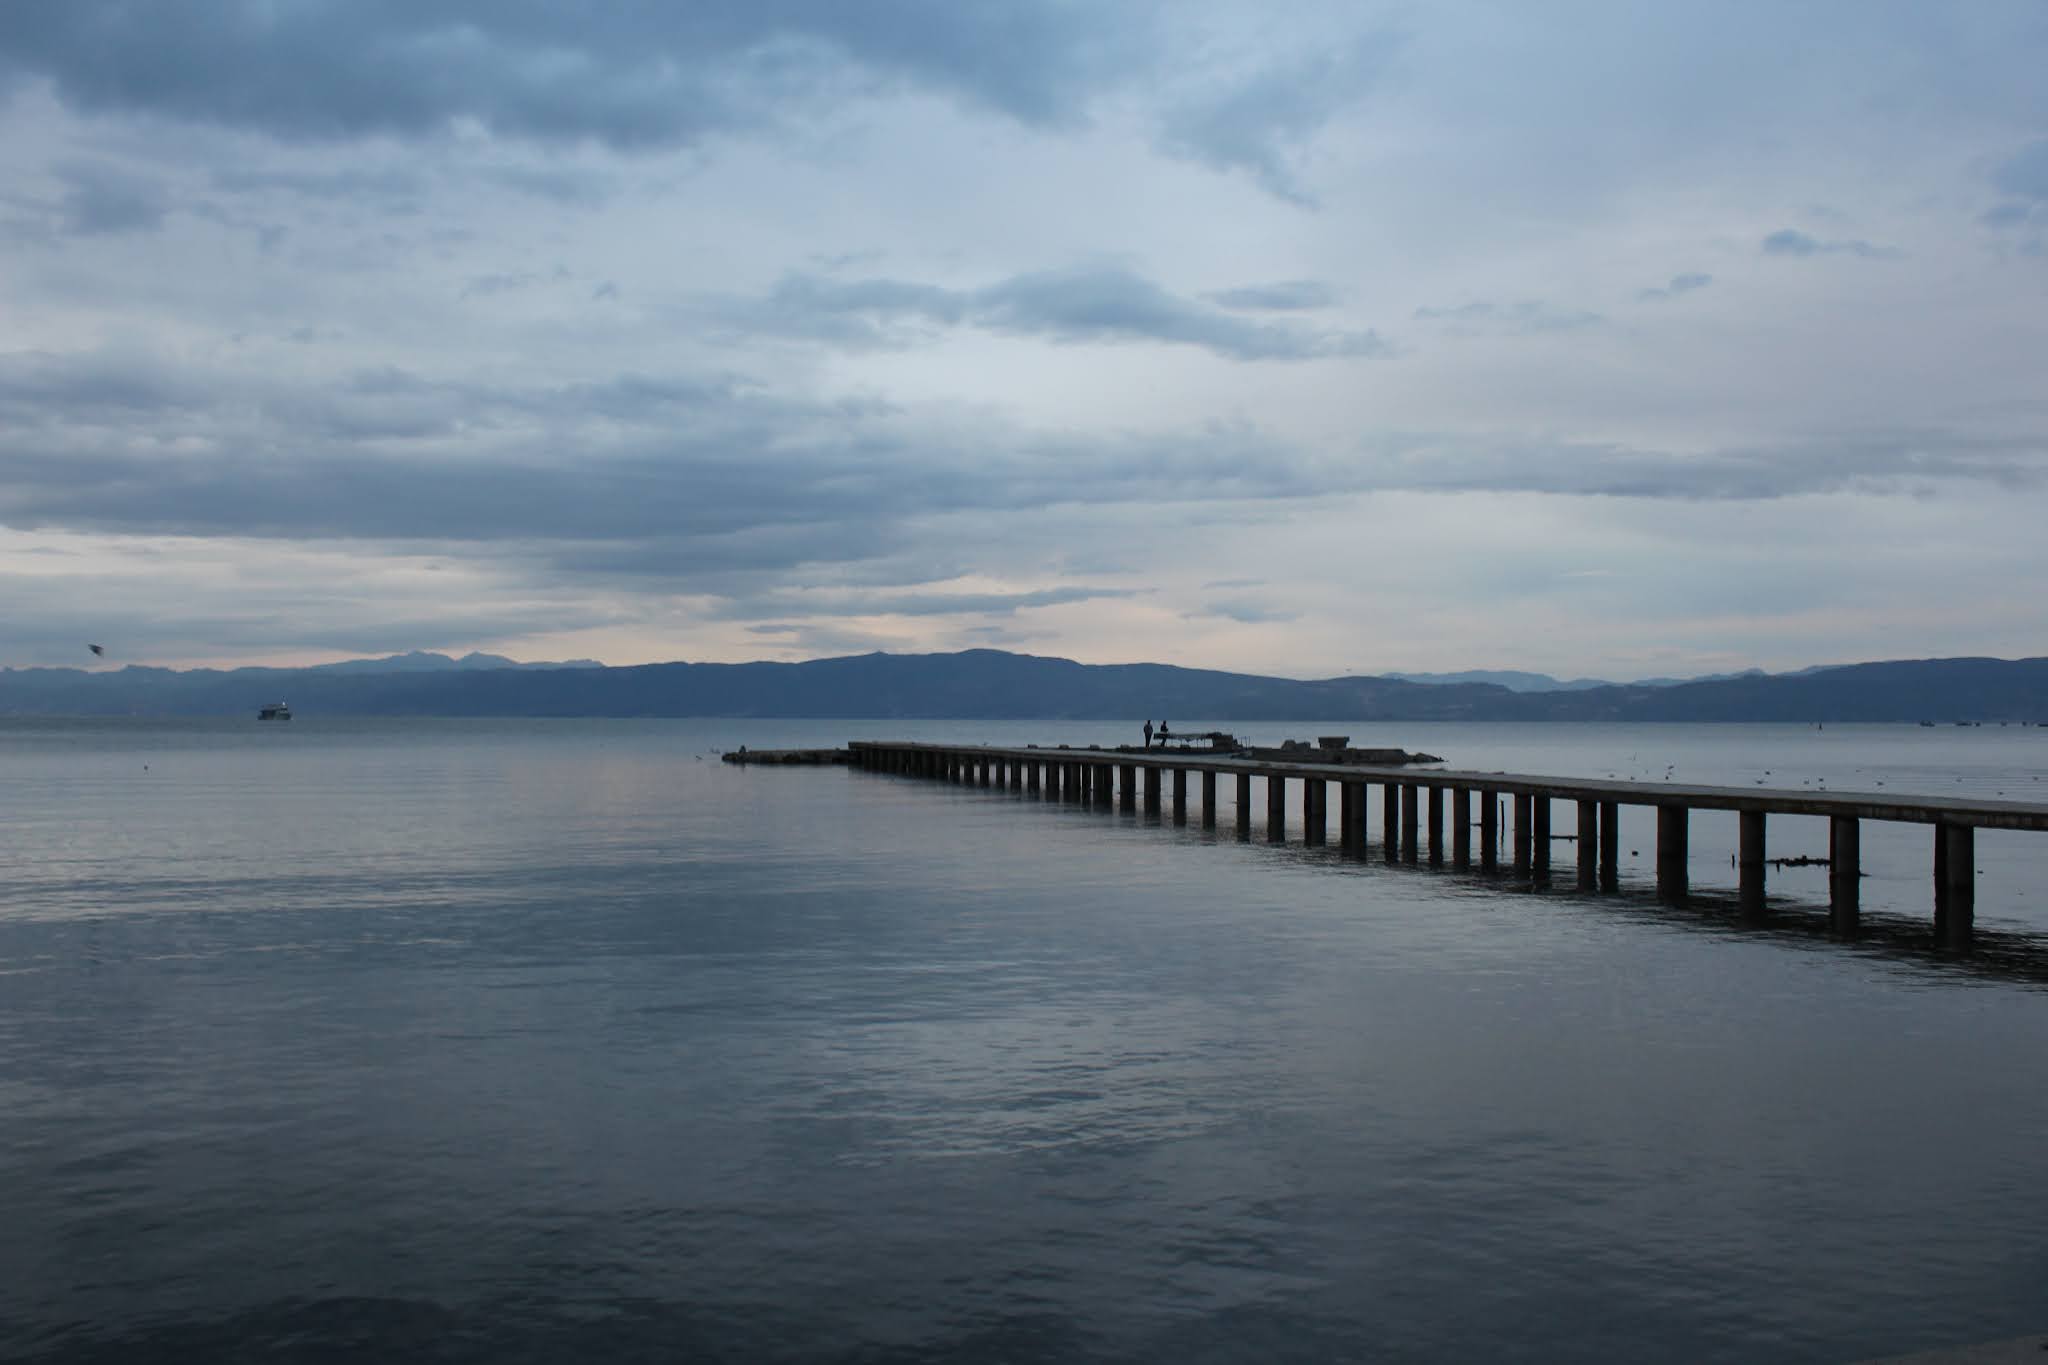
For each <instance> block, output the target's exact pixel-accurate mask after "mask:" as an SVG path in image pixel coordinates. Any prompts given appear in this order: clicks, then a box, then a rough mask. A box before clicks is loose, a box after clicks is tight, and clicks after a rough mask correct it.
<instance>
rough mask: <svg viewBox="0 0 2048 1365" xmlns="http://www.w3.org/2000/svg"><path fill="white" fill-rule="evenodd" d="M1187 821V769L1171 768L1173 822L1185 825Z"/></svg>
mask: <svg viewBox="0 0 2048 1365" xmlns="http://www.w3.org/2000/svg"><path fill="white" fill-rule="evenodd" d="M1187 822H1188V770H1187V769H1186V768H1175V769H1174V770H1173V823H1175V824H1176V825H1185V824H1186V823H1187Z"/></svg>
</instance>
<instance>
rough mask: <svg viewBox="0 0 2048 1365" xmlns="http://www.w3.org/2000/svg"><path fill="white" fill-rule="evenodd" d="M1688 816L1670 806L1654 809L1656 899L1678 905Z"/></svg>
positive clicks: (1681, 896)
mask: <svg viewBox="0 0 2048 1365" xmlns="http://www.w3.org/2000/svg"><path fill="white" fill-rule="evenodd" d="M1690 815H1691V812H1690V811H1688V810H1687V809H1686V808H1685V807H1684V806H1681V805H1677V804H1672V805H1668V806H1659V807H1657V899H1659V900H1664V901H1682V900H1684V899H1685V893H1686V861H1687V858H1688V856H1689V850H1688V848H1687V847H1686V836H1687V834H1688V832H1689V826H1690V819H1689V817H1690Z"/></svg>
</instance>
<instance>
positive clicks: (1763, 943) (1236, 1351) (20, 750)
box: [0, 717, 2048, 1365]
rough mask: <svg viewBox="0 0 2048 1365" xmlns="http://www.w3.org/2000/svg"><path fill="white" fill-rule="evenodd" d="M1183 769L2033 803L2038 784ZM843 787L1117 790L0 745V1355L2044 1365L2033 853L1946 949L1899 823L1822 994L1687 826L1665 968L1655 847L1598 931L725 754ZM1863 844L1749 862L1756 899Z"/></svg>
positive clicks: (1508, 888) (1636, 772) (1032, 729)
mask: <svg viewBox="0 0 2048 1365" xmlns="http://www.w3.org/2000/svg"><path fill="white" fill-rule="evenodd" d="M1173 721H1174V728H1175V729H1176V730H1197V729H1208V728H1212V727H1216V728H1224V729H1229V730H1232V731H1234V732H1235V733H1237V734H1239V735H1240V736H1243V737H1245V738H1248V739H1252V740H1256V741H1258V742H1261V743H1277V742H1279V741H1280V740H1281V739H1284V738H1288V737H1303V738H1306V737H1309V736H1311V735H1313V734H1316V733H1345V732H1348V733H1350V734H1351V736H1352V738H1353V742H1354V743H1356V744H1360V745H1367V744H1391V745H1401V746H1404V747H1407V748H1410V749H1421V750H1427V751H1428V752H1430V753H1434V754H1439V755H1442V756H1443V757H1444V758H1446V759H1447V760H1449V762H1450V763H1451V764H1452V765H1453V766H1457V767H1470V768H1480V769H1488V770H1493V769H1498V770H1503V771H1519V772H1538V773H1552V774H1558V775H1568V776H1589V777H1602V776H1607V775H1609V774H1612V775H1614V776H1617V777H1633V778H1639V779H1642V780H1646V781H1661V780H1664V778H1665V775H1666V774H1667V772H1668V773H1669V774H1670V776H1671V780H1673V781H1679V782H1688V783H1726V784H1728V785H1737V786H1746V785H1752V784H1754V783H1756V782H1758V781H1760V780H1762V779H1764V778H1765V777H1766V776H1768V781H1769V785H1772V786H1781V787H1783V786H1789V787H1795V788H1796V787H1799V786H1801V785H1807V784H1811V785H1816V786H1818V785H1826V786H1827V787H1829V788H1831V789H1838V790H1849V789H1856V790H1880V791H1884V792H1887V793H1906V792H1932V793H1939V794H1953V795H1964V794H1967V795H1973V796H1982V797H1998V798H2003V799H2010V800H2029V801H2036V802H2048V792H2044V790H2043V788H2044V787H2048V782H2044V781H2043V780H2042V779H2043V778H2044V777H2048V729H2036V728H2032V727H2026V728H2021V727H2010V728H1999V727H1983V728H1971V729H1961V728H1949V727H1941V728H1936V729H1922V728H1919V727H1911V726H1908V727H1886V726H1868V727H1864V726H1841V727H1836V726H1830V727H1828V728H1827V729H1825V730H1816V729H1812V728H1804V727H1794V726H1739V725H1729V726H1686V725H1638V726H1604V725H1555V726H1530V725H1377V724H1367V723H1364V722H1359V723H1354V724H1350V725H1333V724H1330V723H1327V722H1324V723H1315V724H1306V723H1294V724H1281V723H1260V722H1256V721H1235V722H1213V721H1200V720H1193V719H1191V720H1188V721H1182V720H1181V719H1180V718H1177V717H1176V718H1173ZM850 738H915V739H923V740H932V741H953V742H963V743H966V742H986V743H996V744H1024V743H1033V742H1036V743H1042V744H1051V743H1058V742H1069V743H1076V744H1083V743H1090V742H1105V743H1114V742H1133V741H1135V738H1136V731H1135V729H1134V727H1132V726H1130V725H1103V724H1093V723H1072V722H998V723H991V722H945V721H934V722H907V721H887V722H881V721H876V722H846V721H831V722H817V721H774V722H770V721H722V720H721V721H711V720H690V721H599V720H592V721H512V720H502V721H501V720H473V721H456V720H365V719H323V718H320V717H301V718H299V719H296V720H293V721H291V722H289V723H288V724H271V725H258V724H257V723H255V722H254V721H253V720H235V721H199V720H192V721H170V720H134V721H101V720H94V721H62V720H35V719H9V720H0V776H4V782H0V1358H5V1359H8V1360H24V1361H37V1362H111V1361H122V1362H151V1361H172V1360H209V1361H243V1360H251V1361H253V1360H258V1359H261V1360H265V1361H278V1360H288V1361H300V1360H304V1361H314V1360H318V1361H338V1360H398V1359H403V1360H426V1361H462V1362H469V1361H477V1362H481V1361H507V1360H509V1361H535V1362H539V1361H560V1360H565V1359H574V1358H589V1359H605V1360H629V1361H630V1360H650V1361H651V1360H697V1359H704V1360H736V1361H817V1362H827V1361H831V1362H839V1361H858V1362H863V1363H864V1365H868V1363H874V1362H910V1361H940V1360H944V1361H969V1362H976V1361H987V1362H996V1361H1005V1362H1014V1361H1040V1360H1043V1361H1104V1362H1109V1361H1116V1362H1123V1361H1133V1362H1135V1361H1154V1360H1172V1361H1175V1362H1177V1365H1178V1363H1179V1362H1203V1361H1243V1360H1254V1359H1318V1360H1346V1359H1351V1360H1469V1359H1476V1358H1485V1359H1493V1360H1503V1359H1505V1360H1516V1359H1528V1360H1557V1359H1569V1360H1577V1361H1607V1360H1612V1361H1632V1362H1639V1361H1643V1360H1650V1359H1671V1360H1701V1361H1711V1360H1726V1361H1847V1360H1855V1359H1859V1358H1862V1357H1868V1356H1874V1355H1882V1354H1886V1353H1893V1352H1900V1351H1906V1350H1911V1349H1917V1348H1921V1347H1927V1346H1936V1345H1944V1344H1959V1343H1966V1342H1973V1341H1983V1340H1992V1339H1997V1338H2001V1337H2010V1336H2015V1335H2018V1334H2020V1333H2024V1332H2029V1331H2040V1330H2043V1329H2044V1328H2048V1179H2044V1176H2048V1086H2044V1085H2043V1084H2042V1083H2041V1075H2042V1062H2043V1059H2044V1058H2048V899H2044V893H2043V887H2044V885H2048V837H2044V836H2039V835H2025V834H2004V833H1998V832H1988V831H1987V832H1983V833H1980V834H1979V836H1978V845H1977V855H1978V863H1979V869H1980V873H1979V878H1978V894H1977V926H1978V931H1979V936H1980V940H1981V943H1980V946H1979V947H1978V948H1977V949H1976V950H1974V951H1971V952H1967V953H1957V952H1944V951H1941V950H1939V949H1937V948H1936V947H1935V946H1934V945H1933V944H1932V943H1931V941H1930V940H1931V936H1930V932H1929V930H1930V909H1929V906H1930V902H1931V896H1932V885H1931V870H1930V862H1931V859H1930V847H1931V836H1930V835H1929V832H1928V831H1927V830H1926V829H1924V828H1921V827H1889V826H1880V825H1874V824H1868V823H1866V825H1865V827H1864V835H1863V845H1864V847H1863V855H1864V863H1865V870H1866V872H1867V873H1868V876H1867V878H1866V880H1865V882H1864V884H1863V885H1864V890H1863V906H1864V916H1865V922H1866V932H1865V933H1864V934H1863V935H1862V936H1861V937H1859V938H1858V939H1856V940H1855V941H1843V940H1840V939H1837V938H1835V937H1833V936H1831V935H1830V934H1829V933H1828V932H1827V929H1826V895H1827V890H1826V876H1827V873H1826V869H1825V868H1809V869H1789V870H1786V871H1784V872H1777V871H1775V870H1774V872H1773V874H1772V880H1771V893H1772V897H1773V902H1772V914H1771V915H1770V917H1769V918H1768V920H1767V921H1766V922H1764V923H1762V924H1750V923H1746V922H1744V920H1743V919H1742V917H1741V916H1740V915H1739V914H1737V913H1736V912H1735V911H1734V908H1733V888H1734V885H1735V871H1734V868H1733V867H1732V866H1731V865H1730V861H1731V855H1732V853H1733V850H1734V842H1735V817H1734V816H1733V815H1725V816H1722V815H1716V814H1713V813H1698V814H1696V815H1695V817H1694V821H1693V833H1692V845H1691V856H1692V880H1693V884H1694V886H1695V888H1696V889H1697V890H1698V891H1699V892H1700V895H1699V896H1698V897H1697V898H1696V901H1695V903H1694V904H1692V905H1689V906H1687V907H1685V908H1682V909H1681V908H1671V907H1664V906H1660V905H1657V904H1656V903H1655V902H1654V900H1653V898H1652V897H1651V896H1650V895H1649V891H1650V882H1651V878H1652V869H1653V866H1654V828H1653V825H1654V818H1653V817H1651V816H1650V815H1649V814H1648V812H1644V811H1632V810H1627V809H1625V810H1624V812H1623V821H1624V823H1623V837H1622V841H1621V869H1622V876H1623V880H1624V887H1623V890H1622V892H1621V893H1620V894H1617V895H1612V896H1585V895H1580V894H1577V893H1576V892H1574V891H1571V890H1569V889H1568V888H1565V887H1559V888H1556V889H1539V888H1530V887H1526V886H1517V885H1515V884H1514V883H1512V882H1510V881H1506V880H1503V879H1492V880H1489V879H1484V878H1481V877H1478V876H1464V875H1457V874H1452V873H1447V872H1441V871H1439V872H1432V871H1429V870H1427V869H1417V868H1408V867H1388V866H1385V865H1383V864H1380V863H1377V862H1358V861H1354V860H1349V859H1346V858H1345V857H1343V856H1342V855H1341V854H1340V853H1339V852H1338V851H1337V850H1336V849H1334V848H1328V849H1307V848H1303V847H1301V846H1300V845H1299V842H1298V830H1299V822H1298V812H1297V815H1296V817H1295V818H1294V819H1293V820H1292V821H1291V823H1290V829H1291V830H1293V831H1295V832H1296V834H1297V841H1296V842H1294V843H1291V844H1289V845H1287V846H1284V847H1282V846H1271V845H1268V844H1266V843H1265V842H1264V840H1263V830H1262V828H1261V829H1260V830H1259V834H1258V837H1257V838H1256V840H1255V841H1252V842H1240V841H1239V840H1238V839H1237V838H1236V837H1235V835H1234V833H1232V831H1231V828H1230V821H1229V819H1228V818H1227V816H1226V819H1225V820H1224V822H1223V826H1222V828H1221V830H1220V831H1204V830H1203V829H1201V828H1200V826H1199V823H1198V822H1197V823H1194V824H1191V825H1189V826H1187V827H1185V828H1181V827H1176V826H1174V825H1173V824H1172V823H1171V821H1170V818H1169V820H1168V821H1166V822H1163V823H1162V822H1160V821H1159V820H1157V819H1156V818H1153V819H1148V818H1146V817H1144V816H1142V815H1135V814H1124V813H1122V812H1105V811H1097V810H1092V809H1080V808H1076V807H1072V806H1064V805H1060V804H1057V803H1054V804H1047V803H1044V802H1041V801H1039V800H1037V799H1036V798H1030V797H1025V796H1022V795H1012V794H1010V793H1007V792H999V791H997V792H991V791H984V790H981V789H968V788H961V787H953V786H945V785H941V784H937V783H931V782H922V781H917V780H912V779H906V778H897V777H885V776H880V775H874V774H865V773H860V772H854V771H848V770H844V769H753V770H747V769H738V768H734V767H731V766H728V765H725V764H722V763H720V762H718V761H717V758H716V755H717V753H718V752H719V751H721V750H723V749H729V748H735V747H737V746H739V745H740V744H747V745H749V746H751V747H762V748H765V747H782V746H800V745H811V744H830V743H838V742H841V741H844V740H846V739H850ZM1221 786H1222V799H1223V800H1224V802H1225V803H1226V804H1227V803H1229V802H1230V801H1231V800H1232V793H1231V790H1230V784H1229V783H1224V784H1221ZM1257 799H1258V798H1257V797H1256V796H1255V800H1257ZM1258 809H1259V815H1260V820H1262V817H1263V805H1262V804H1261V805H1260V806H1259V808H1258ZM1559 810H1560V812H1561V814H1560V817H1559V821H1558V825H1557V828H1558V830H1559V832H1560V833H1564V832H1569V831H1570V829H1571V828H1572V822H1571V820H1570V819H1569V818H1568V817H1567V816H1566V815H1564V814H1562V812H1564V810H1565V808H1564V807H1562V806H1560V808H1559ZM1376 814H1377V811H1376V809H1375V816H1376ZM1260 820H1255V822H1254V823H1255V827H1257V826H1259V824H1260ZM1376 829H1377V826H1376V825H1375V831H1376ZM1565 848H1566V849H1568V848H1569V846H1568V845H1566V846H1565ZM1826 848H1827V833H1826V827H1825V824H1824V822H1822V821H1820V820H1794V819H1778V820H1773V822H1772V827H1771V849H1770V852H1771V854H1772V856H1774V857H1775V856H1789V855H1794V854H1798V853H1802V852H1804V853H1813V854H1824V853H1825V852H1826ZM1558 856H1559V858H1560V860H1561V864H1562V865H1564V866H1566V867H1568V866H1569V863H1570V854H1569V853H1568V852H1561V853H1560V854H1559V855H1558ZM1566 880H1567V881H1568V880H1569V879H1568V878H1567V879H1566Z"/></svg>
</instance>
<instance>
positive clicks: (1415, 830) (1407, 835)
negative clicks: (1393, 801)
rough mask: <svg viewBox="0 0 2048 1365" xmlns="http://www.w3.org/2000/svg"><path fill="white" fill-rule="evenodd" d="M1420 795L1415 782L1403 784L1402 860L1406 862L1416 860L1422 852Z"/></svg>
mask: <svg viewBox="0 0 2048 1365" xmlns="http://www.w3.org/2000/svg"><path fill="white" fill-rule="evenodd" d="M1420 796H1421V793H1420V792H1418V791H1416V789H1415V784H1414V783H1412V782H1403V783H1402V784H1401V861H1402V862H1404V863H1412V862H1414V861H1416V858H1417V857H1418V855H1419V854H1420V852H1421V848H1420V845H1421V843H1422V830H1421V826H1422V820H1421V817H1420V813H1419V809H1418V807H1419V806H1420V801H1419V799H1418V798H1419V797H1420Z"/></svg>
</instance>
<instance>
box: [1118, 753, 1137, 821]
mask: <svg viewBox="0 0 2048 1365" xmlns="http://www.w3.org/2000/svg"><path fill="white" fill-rule="evenodd" d="M1117 778H1118V779H1119V785H1120V786H1121V787H1122V791H1121V792H1119V793H1118V795H1119V796H1121V797H1122V799H1123V808H1124V809H1125V810H1127V811H1134V810H1136V809H1137V808H1138V765H1137V764H1135V763H1126V764H1124V765H1123V767H1122V768H1121V769H1120V770H1118V772H1117Z"/></svg>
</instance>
